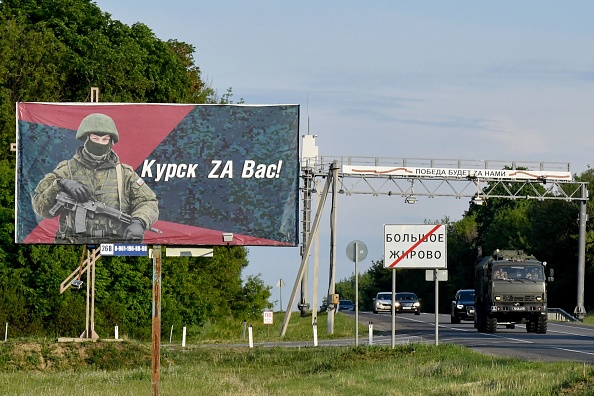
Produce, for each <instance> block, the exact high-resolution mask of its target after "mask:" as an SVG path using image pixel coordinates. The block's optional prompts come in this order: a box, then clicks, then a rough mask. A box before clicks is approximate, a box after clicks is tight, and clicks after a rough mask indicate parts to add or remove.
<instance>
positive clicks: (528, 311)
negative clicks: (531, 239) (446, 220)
mask: <svg viewBox="0 0 594 396" xmlns="http://www.w3.org/2000/svg"><path fill="white" fill-rule="evenodd" d="M546 265H547V263H546V262H542V261H539V260H537V259H536V258H535V257H534V256H532V255H528V254H525V253H524V252H523V251H521V250H499V249H497V250H496V251H495V252H493V254H492V255H490V256H487V257H484V258H483V259H482V260H481V261H480V262H479V263H478V264H477V265H476V267H475V297H474V299H475V315H474V327H475V328H476V329H477V330H478V331H480V332H483V333H495V332H496V331H497V324H498V323H499V324H505V325H506V327H507V328H514V327H515V325H516V324H520V323H521V324H526V331H528V332H529V333H539V334H545V333H546V332H547V281H549V282H550V281H552V280H553V270H552V269H551V270H550V271H549V275H550V276H549V278H548V279H547V278H546V273H545V267H546Z"/></svg>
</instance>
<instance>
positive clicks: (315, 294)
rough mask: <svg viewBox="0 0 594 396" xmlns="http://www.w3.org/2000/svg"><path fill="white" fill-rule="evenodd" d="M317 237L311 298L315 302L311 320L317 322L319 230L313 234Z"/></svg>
mask: <svg viewBox="0 0 594 396" xmlns="http://www.w3.org/2000/svg"><path fill="white" fill-rule="evenodd" d="M312 236H313V238H315V246H314V274H313V296H312V298H311V301H312V304H313V310H312V311H311V322H312V323H316V322H317V320H318V272H319V271H318V270H319V257H318V253H319V251H320V233H319V231H318V230H316V232H315V233H314V234H313V235H312Z"/></svg>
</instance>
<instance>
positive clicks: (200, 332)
mask: <svg viewBox="0 0 594 396" xmlns="http://www.w3.org/2000/svg"><path fill="white" fill-rule="evenodd" d="M284 317H285V313H284V312H275V313H274V323H273V324H272V325H265V324H264V323H263V320H262V319H260V320H255V321H246V322H245V325H244V322H243V321H241V320H231V319H226V320H222V321H218V322H216V323H207V324H205V325H203V326H200V327H198V326H190V327H188V328H187V330H186V342H187V343H190V344H192V343H201V344H204V343H206V344H207V343H217V344H219V343H231V344H235V343H247V342H248V328H249V326H252V335H253V340H254V342H278V341H306V340H311V341H312V342H313V324H312V317H311V315H309V316H306V317H301V315H300V313H298V312H292V313H291V317H290V319H289V323H288V326H287V329H286V332H285V335H284V337H281V336H280V330H281V328H282V323H283V320H284ZM327 325H328V314H327V313H326V312H324V313H319V314H318V315H317V321H316V326H317V334H318V340H329V339H339V338H345V337H353V338H354V337H355V323H354V316H349V315H345V314H343V313H340V312H338V313H336V314H335V315H334V332H333V334H328V331H327ZM244 328H245V331H244ZM368 332H369V329H368V327H367V326H364V325H361V323H360V324H359V337H361V336H367V335H368ZM174 334H175V336H174V337H172V342H173V343H177V344H180V343H181V341H182V340H181V330H180V329H174ZM165 342H169V338H168V339H167V340H165Z"/></svg>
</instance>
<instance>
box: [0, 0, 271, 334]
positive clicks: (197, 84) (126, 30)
mask: <svg viewBox="0 0 594 396" xmlns="http://www.w3.org/2000/svg"><path fill="white" fill-rule="evenodd" d="M0 54H2V56H0V144H2V145H3V147H6V148H8V147H9V146H10V143H13V142H14V140H15V139H14V120H15V116H16V115H15V105H14V104H15V103H16V102H24V101H40V102H43V101H47V102H84V101H89V95H90V94H89V92H90V87H98V88H99V91H100V97H101V101H102V102H140V103H142V102H151V103H218V102H219V101H220V102H225V101H230V100H231V96H232V91H231V90H230V89H229V90H228V91H227V94H226V95H225V96H224V97H223V98H218V97H217V95H216V92H215V91H214V89H213V88H211V87H210V86H209V84H207V83H205V82H204V81H203V79H202V76H201V71H200V68H199V67H198V66H197V65H196V63H195V60H194V47H193V46H192V45H190V44H187V43H184V42H181V41H178V40H168V41H162V40H159V39H158V38H157V37H156V36H155V34H154V33H153V32H152V31H151V29H150V28H149V27H148V26H146V25H144V24H142V23H136V24H134V25H132V26H127V25H125V24H123V23H121V22H120V21H117V20H113V19H112V18H111V15H109V14H108V13H104V12H102V11H101V9H100V8H99V7H98V6H97V5H96V4H95V3H94V2H92V1H90V0H44V1H40V0H2V1H0ZM16 165H17V164H16V157H15V155H14V153H12V152H10V151H8V150H2V151H0V220H1V223H0V291H2V293H3V294H2V298H0V319H2V318H4V319H6V320H9V321H11V323H12V322H13V321H14V322H21V324H19V326H21V328H19V330H22V331H23V334H39V335H44V334H55V335H70V336H76V335H78V334H80V332H81V331H82V328H83V326H84V319H85V315H84V314H83V311H84V293H78V292H77V291H75V290H71V291H68V292H66V293H64V294H62V295H60V294H59V284H60V282H61V281H62V280H63V279H65V278H66V276H68V275H69V274H70V273H71V272H72V271H73V270H74V269H76V268H77V267H78V265H79V262H80V255H81V253H80V250H81V248H80V247H78V246H32V245H15V244H14V242H13V240H14V239H13V238H14V236H13V235H14V198H15V197H14V184H15V179H14V174H15V172H14V169H15V166H16ZM246 265H247V251H246V249H245V248H243V247H230V248H226V247H225V248H215V257H214V258H212V259H202V258H180V259H168V260H165V262H164V265H163V291H164V294H163V300H162V303H163V313H162V314H163V323H165V324H182V323H184V324H197V325H200V324H202V323H204V322H205V321H208V320H216V319H217V318H220V317H222V316H226V315H236V316H238V317H240V316H241V317H243V316H246V315H254V314H255V313H256V312H257V311H258V309H260V310H261V309H263V308H265V307H268V306H269V305H268V303H267V301H266V300H267V298H268V297H267V292H268V293H269V291H268V290H267V288H266V287H264V285H263V284H262V282H261V280H260V279H259V278H258V277H250V278H248V279H247V280H246V283H245V284H243V283H242V280H241V272H242V270H243V269H244V268H245V266H246ZM96 271H97V272H96V289H97V290H96V299H97V301H96V305H97V310H96V311H97V312H96V314H97V315H96V318H95V321H96V329H97V331H98V332H101V333H103V334H109V333H111V329H112V328H113V326H114V325H116V324H117V325H118V326H119V327H120V328H122V331H123V332H124V333H125V334H127V335H129V336H132V337H148V336H149V335H150V319H151V311H152V306H151V302H152V297H151V291H152V265H151V260H150V259H148V258H136V257H113V258H109V259H107V258H105V259H101V260H99V261H98V263H97V268H96ZM238 301H239V302H240V303H239V304H236V302H238ZM15 304H18V307H19V308H18V309H14V308H13V306H14V305H15ZM12 325H13V326H17V325H16V324H12Z"/></svg>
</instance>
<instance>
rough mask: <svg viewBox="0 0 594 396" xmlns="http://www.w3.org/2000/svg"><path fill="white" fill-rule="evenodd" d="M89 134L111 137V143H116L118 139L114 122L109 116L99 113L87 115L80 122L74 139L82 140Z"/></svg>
mask: <svg viewBox="0 0 594 396" xmlns="http://www.w3.org/2000/svg"><path fill="white" fill-rule="evenodd" d="M90 133H97V134H103V133H107V134H109V135H111V137H112V139H113V142H114V143H117V142H118V140H119V139H120V136H119V134H118V130H117V128H116V125H115V122H113V119H112V118H111V117H109V116H106V115H105V114H100V113H94V114H89V115H88V116H86V117H85V118H83V120H82V121H81V122H80V126H79V127H78V130H77V131H76V138H77V139H78V140H83V139H85V137H86V136H87V135H88V134H90Z"/></svg>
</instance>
